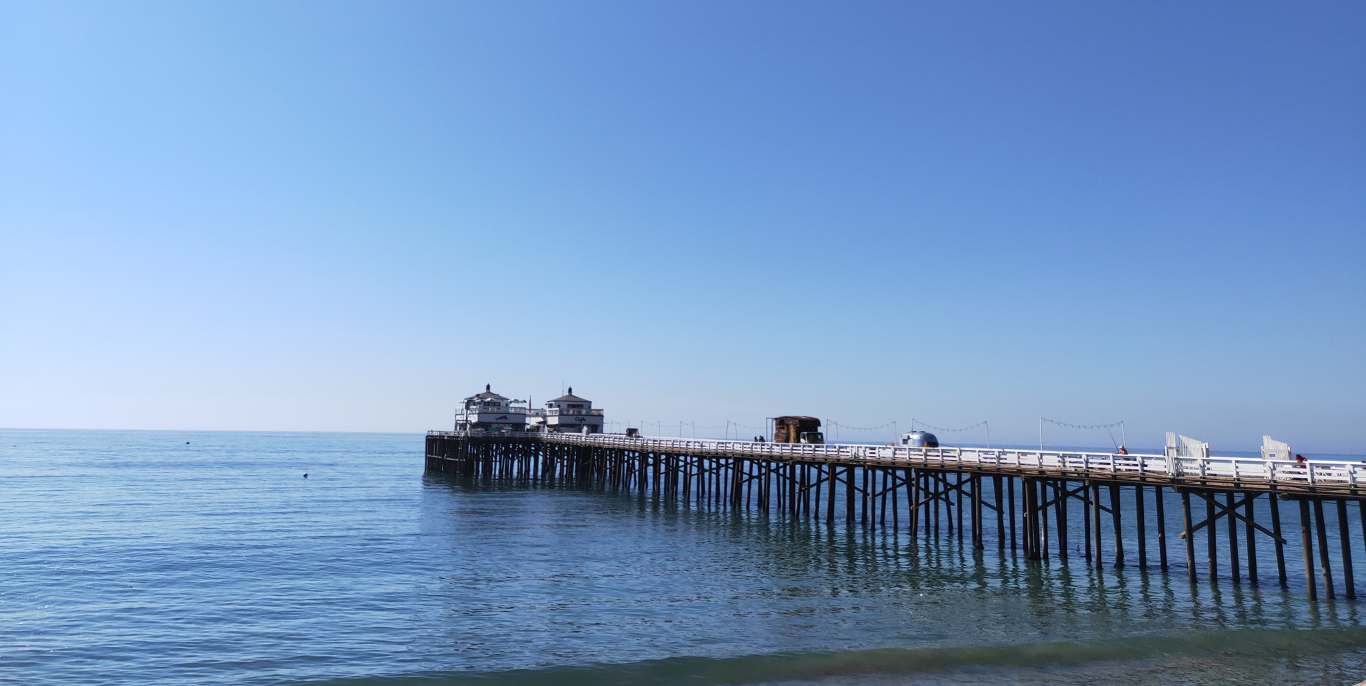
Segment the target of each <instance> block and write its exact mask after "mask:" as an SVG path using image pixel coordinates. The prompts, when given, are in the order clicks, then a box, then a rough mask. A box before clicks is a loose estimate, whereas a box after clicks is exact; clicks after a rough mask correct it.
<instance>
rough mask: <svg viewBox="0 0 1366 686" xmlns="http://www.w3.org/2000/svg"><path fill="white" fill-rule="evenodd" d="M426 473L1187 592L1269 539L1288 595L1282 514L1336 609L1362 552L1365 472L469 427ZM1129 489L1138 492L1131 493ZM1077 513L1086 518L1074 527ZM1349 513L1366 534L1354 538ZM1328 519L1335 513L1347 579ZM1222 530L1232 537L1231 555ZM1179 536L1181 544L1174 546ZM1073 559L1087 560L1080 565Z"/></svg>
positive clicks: (431, 454) (1350, 593)
mask: <svg viewBox="0 0 1366 686" xmlns="http://www.w3.org/2000/svg"><path fill="white" fill-rule="evenodd" d="M426 469H427V470H428V471H431V472H438V473H449V474H456V475H460V476H465V477H473V478H483V479H498V480H510V481H520V482H543V483H552V482H569V483H576V484H582V485H589V486H595V487H599V488H603V489H608V490H613V491H634V492H639V493H641V494H652V495H654V496H657V497H661V498H665V499H672V500H677V501H680V502H685V503H695V504H697V505H699V506H701V505H709V506H714V507H718V508H731V509H736V510H741V509H751V508H754V509H757V510H758V511H760V512H764V513H770V514H773V515H778V516H789V517H808V518H813V519H816V520H823V521H824V522H827V523H829V524H832V525H833V524H835V523H836V522H843V523H844V524H846V525H850V526H855V525H856V526H862V527H866V528H868V529H878V528H893V529H899V528H900V527H903V526H904V527H908V530H909V531H910V532H911V533H912V534H914V535H916V536H923V537H925V538H927V539H937V538H940V537H941V536H943V537H956V538H957V540H958V541H960V542H962V541H964V540H965V537H966V540H967V542H968V543H967V544H970V545H971V546H972V547H973V548H977V549H981V548H984V547H986V546H988V545H994V546H996V547H997V548H998V549H999V550H1001V551H1002V552H1004V551H1006V550H1007V549H1009V550H1010V551H1012V552H1017V551H1018V553H1019V554H1022V555H1023V556H1024V558H1025V559H1027V560H1031V561H1037V562H1040V563H1042V562H1045V561H1053V560H1057V561H1059V562H1061V563H1064V564H1072V563H1084V564H1086V565H1093V566H1095V567H1096V568H1097V569H1104V568H1106V567H1122V566H1124V564H1125V563H1126V559H1128V558H1126V552H1125V551H1126V550H1129V551H1133V552H1134V553H1135V554H1136V555H1135V557H1136V560H1137V564H1138V566H1139V567H1140V568H1144V569H1146V568H1149V567H1150V566H1154V567H1156V568H1158V569H1160V570H1161V571H1163V572H1166V571H1167V570H1168V567H1169V563H1168V558H1169V554H1176V555H1181V554H1184V555H1185V558H1184V559H1185V567H1186V570H1187V573H1188V574H1189V577H1190V580H1191V581H1192V582H1194V581H1196V580H1197V564H1196V561H1197V559H1198V557H1197V556H1198V555H1199V554H1200V552H1203V556H1204V562H1205V568H1206V570H1207V574H1208V576H1209V578H1210V579H1217V578H1218V576H1219V568H1220V564H1221V562H1223V563H1226V564H1227V565H1228V568H1227V569H1228V575H1229V576H1230V577H1231V578H1232V580H1233V583H1235V584H1241V583H1243V582H1247V583H1251V584H1257V583H1260V582H1262V581H1263V580H1262V579H1260V578H1259V577H1258V574H1259V571H1258V570H1259V568H1260V567H1259V564H1258V551H1259V546H1265V545H1268V544H1269V546H1270V552H1271V553H1272V554H1273V555H1274V556H1275V560H1276V572H1277V583H1278V584H1280V586H1282V587H1288V574H1287V571H1286V565H1287V557H1286V556H1287V550H1286V548H1287V546H1288V543H1287V541H1286V539H1285V537H1284V534H1285V530H1284V529H1283V522H1282V512H1281V509H1282V506H1283V505H1284V506H1285V507H1286V508H1287V509H1289V512H1288V513H1286V514H1287V516H1288V517H1289V518H1290V519H1291V522H1290V523H1291V525H1292V526H1296V527H1298V538H1299V539H1300V543H1301V545H1300V548H1301V550H1300V552H1301V554H1302V559H1303V564H1304V567H1303V568H1304V573H1305V579H1306V593H1307V595H1308V597H1309V599H1310V600H1318V599H1319V596H1320V593H1319V589H1320V584H1321V586H1322V590H1323V594H1322V595H1323V596H1324V597H1325V598H1327V599H1335V598H1337V597H1338V592H1339V590H1340V591H1341V596H1342V597H1343V598H1345V599H1355V598H1356V589H1355V580H1354V578H1353V569H1352V548H1353V547H1354V546H1356V545H1362V546H1364V547H1366V504H1363V502H1362V500H1363V495H1362V487H1363V485H1364V484H1366V463H1363V462H1330V461H1319V460H1313V461H1309V462H1294V461H1290V460H1272V459H1256V458H1235V457H1213V456H1194V457H1191V456H1180V455H1177V454H1173V453H1172V451H1170V450H1169V451H1168V454H1165V455H1138V454H1132V455H1130V454H1112V453H1091V452H1066V451H1047V450H1020V449H989V448H966V447H939V448H919V447H904V446H890V445H888V446H881V445H847V444H836V445H813V444H788V443H762V442H749V441H722V440H696V439H693V440H688V439H670V438H650V437H639V438H637V437H627V436H623V435H619V434H601V433H598V434H593V433H579V434H575V433H555V432H491V431H478V430H474V431H432V432H429V433H428V434H427V440H426ZM1126 489H1127V491H1128V495H1129V496H1130V497H1128V498H1124V497H1121V496H1122V495H1124V493H1125V490H1126ZM1168 493H1170V494H1172V498H1173V499H1175V498H1179V501H1180V506H1179V509H1180V512H1177V513H1169V512H1167V511H1166V507H1167V505H1168V504H1169V503H1170V502H1171V500H1169V498H1168V497H1167V495H1166V494H1168ZM1349 501H1356V505H1355V507H1354V508H1349V507H1348V504H1349ZM1263 502H1264V503H1265V504H1266V507H1264V508H1262V512H1260V513H1259V511H1258V508H1257V507H1256V506H1257V504H1258V503H1263ZM1126 503H1127V505H1128V508H1127V509H1126V507H1125V505H1126ZM1149 505H1151V506H1152V507H1153V508H1155V509H1154V510H1153V515H1154V516H1153V517H1151V518H1150V517H1149V516H1148V510H1147V509H1146V508H1148V506H1149ZM1069 506H1071V507H1075V508H1080V510H1079V512H1078V514H1079V515H1080V516H1079V517H1069V515H1068V508H1069ZM1349 509H1356V510H1357V516H1356V518H1357V519H1358V521H1359V523H1360V526H1361V531H1360V535H1359V536H1356V537H1355V542H1354V536H1353V532H1352V525H1351V519H1352V517H1350V516H1349ZM1325 510H1328V511H1330V512H1332V513H1333V514H1334V517H1333V518H1332V522H1333V526H1332V528H1335V529H1336V531H1333V532H1332V533H1331V535H1333V536H1334V537H1335V542H1336V543H1337V544H1338V554H1339V556H1340V560H1338V564H1337V565H1336V567H1337V571H1340V572H1341V573H1340V575H1338V576H1337V577H1336V578H1335V576H1334V571H1335V570H1334V564H1333V562H1334V560H1332V559H1331V558H1332V557H1333V555H1332V554H1331V553H1330V546H1329V536H1330V531H1329V529H1330V527H1329V524H1328V521H1327V519H1326V518H1325ZM1076 519H1080V520H1081V522H1080V524H1081V526H1080V527H1077V522H1076ZM1169 519H1170V520H1171V525H1172V526H1171V527H1170V528H1169V524H1168V521H1169ZM1077 528H1080V529H1081V530H1080V531H1077V530H1076V529H1077ZM1107 528H1108V533H1109V535H1108V536H1107V535H1106V529H1107ZM1153 529H1155V530H1153ZM1220 529H1224V533H1223V535H1224V536H1226V537H1227V549H1226V551H1225V555H1224V559H1223V560H1222V561H1221V560H1220V549H1219V546H1218V538H1219V536H1220V535H1221V534H1220V531H1219V530H1220ZM1169 531H1171V532H1173V533H1176V534H1177V538H1176V540H1175V543H1174V546H1175V550H1169V545H1168V544H1169V542H1170V539H1169V537H1168V532H1169ZM1078 534H1079V535H1080V538H1077V536H1078ZM1107 538H1108V539H1109V542H1108V544H1107V541H1106V539H1107ZM1197 538H1201V539H1203V540H1202V541H1201V543H1202V545H1197V542H1196V539H1197ZM1078 549H1079V550H1080V551H1081V553H1080V557H1081V559H1079V560H1076V559H1072V557H1071V556H1072V555H1073V554H1074V553H1073V551H1074V550H1078ZM1261 549H1262V550H1266V548H1265V547H1262V548H1261ZM1316 549H1317V550H1316ZM1198 551H1200V552H1198ZM1293 552H1294V551H1293V550H1292V551H1290V553H1289V554H1293ZM1363 552H1366V550H1364V551H1363ZM1267 581H1269V580H1267Z"/></svg>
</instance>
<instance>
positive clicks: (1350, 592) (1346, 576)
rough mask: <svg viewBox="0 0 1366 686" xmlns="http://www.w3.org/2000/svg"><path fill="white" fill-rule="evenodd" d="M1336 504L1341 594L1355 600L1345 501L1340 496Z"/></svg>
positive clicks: (1349, 532) (1350, 542)
mask: <svg viewBox="0 0 1366 686" xmlns="http://www.w3.org/2000/svg"><path fill="white" fill-rule="evenodd" d="M1337 505H1338V536H1339V537H1340V538H1341V545H1342V583H1343V595H1345V596H1347V599H1348V600H1356V597H1357V591H1356V588H1355V585H1354V580H1353V578H1352V541H1351V533H1352V532H1351V531H1350V528H1349V526H1348V524H1347V501H1346V500H1343V499H1342V498H1338V499H1337Z"/></svg>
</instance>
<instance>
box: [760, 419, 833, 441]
mask: <svg viewBox="0 0 1366 686" xmlns="http://www.w3.org/2000/svg"><path fill="white" fill-rule="evenodd" d="M820 428H821V420H819V419H816V418H815V417H776V418H774V420H773V442H774V443H815V444H822V443H825V436H823V435H822V434H821V431H820Z"/></svg>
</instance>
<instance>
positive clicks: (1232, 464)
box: [428, 431, 1366, 486]
mask: <svg viewBox="0 0 1366 686" xmlns="http://www.w3.org/2000/svg"><path fill="white" fill-rule="evenodd" d="M428 435H429V436H448V437H458V436H463V435H466V432H453V431H431V432H428ZM476 435H479V434H478V432H476ZM486 435H498V436H503V437H512V438H529V437H537V438H540V439H541V440H544V441H546V442H549V443H561V444H567V445H584V446H594V447H599V448H624V449H628V450H633V451H668V452H683V453H686V454H689V455H699V456H707V455H715V456H717V457H722V456H724V457H736V456H739V457H746V458H749V457H753V458H760V457H762V458H770V459H780V460H793V459H801V460H803V461H815V462H832V461H838V462H854V463H861V464H865V465H869V466H879V465H885V466H901V465H902V464H904V463H907V462H916V463H922V464H923V463H937V464H941V465H944V466H946V467H947V466H954V465H972V466H978V467H992V468H1005V469H1011V470H1015V471H1020V472H1028V471H1030V470H1037V471H1039V472H1041V473H1058V472H1065V473H1068V474H1070V475H1078V476H1082V475H1084V476H1102V475H1105V474H1123V475H1130V476H1153V477H1159V478H1160V477H1167V478H1170V479H1172V480H1174V481H1198V480H1200V479H1220V480H1224V479H1236V480H1238V481H1266V482H1275V483H1281V484H1297V485H1305V486H1328V485H1349V486H1356V485H1357V484H1360V483H1363V482H1366V462H1339V461H1327V460H1311V461H1308V462H1304V463H1298V462H1294V461H1290V460H1263V459H1260V458H1255V457H1216V456H1211V457H1167V456H1164V455H1117V454H1114V453H1087V452H1055V451H1048V450H1044V451H1039V450H1017V449H1001V448H910V447H904V446H890V445H849V444H827V445H813V444H805V443H754V442H751V441H721V440H705V439H686V438H659V437H641V438H627V437H626V436H623V435H620V434H575V433H529V432H502V433H498V434H486Z"/></svg>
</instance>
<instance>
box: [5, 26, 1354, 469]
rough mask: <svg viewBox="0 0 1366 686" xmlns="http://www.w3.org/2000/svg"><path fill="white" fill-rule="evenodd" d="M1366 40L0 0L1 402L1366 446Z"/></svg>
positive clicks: (412, 418) (89, 410) (123, 423)
mask: <svg viewBox="0 0 1366 686" xmlns="http://www.w3.org/2000/svg"><path fill="white" fill-rule="evenodd" d="M1364 38H1366V5H1363V4H1361V3H1313V4H1310V5H1303V4H1285V3H1197V4H1191V3H1176V2H1157V3H1130V4H1121V3H1083V2H1070V3H1050V2H1044V3H1028V4H1022V3H1005V2H987V3H972V2H966V3H939V4H922V3H902V2H891V3H857V4H854V5H842V4H835V3H807V2H694V3H631V2H606V3H604V2H582V3H534V2H532V3H528V2H479V3H423V2H410V3H377V2H370V3H356V2H326V3H322V2H291V3H263V2H232V3H223V2H215V3H211V2H205V3H170V2H167V3H117V4H109V3H64V2H9V1H5V2H0V87H3V92H4V93H5V96H4V97H3V98H0V159H3V160H4V162H3V164H0V321H3V323H4V324H3V337H0V426H4V427H66V428H146V429H241V430H342V431H421V430H425V429H429V428H446V427H448V426H449V425H450V423H451V415H452V412H453V409H454V407H455V404H456V402H457V401H458V400H459V399H460V398H463V397H464V396H467V395H470V394H472V393H474V392H476V391H478V390H482V389H483V387H484V384H486V383H488V384H492V386H493V388H494V390H496V391H499V392H502V393H504V394H505V395H511V396H515V397H517V398H526V397H528V396H530V398H531V400H532V401H533V402H537V403H538V404H539V401H542V400H545V399H548V398H550V397H552V396H554V395H558V394H559V393H560V391H561V390H562V388H563V387H564V386H566V385H572V386H574V388H575V392H576V393H578V394H579V395H583V396H586V397H588V398H590V399H592V400H594V401H595V402H596V403H597V404H598V405H600V406H603V407H604V408H605V409H606V411H607V413H608V417H609V419H612V420H617V421H626V420H630V421H631V423H632V424H633V425H639V424H640V423H641V422H642V421H648V422H662V423H663V424H664V425H665V426H666V427H668V426H674V425H676V424H677V423H678V422H680V421H686V422H690V423H695V424H696V425H697V426H699V427H709V426H722V425H723V422H727V421H730V422H739V423H741V424H743V425H758V424H761V423H762V421H763V418H764V417H768V416H774V415H778V414H811V415H815V416H819V417H822V418H826V419H827V420H834V421H838V422H839V423H840V424H842V425H844V426H854V427H873V426H879V425H884V424H887V423H889V422H893V421H896V422H897V426H898V428H900V429H902V430H905V429H906V428H908V425H909V423H910V420H911V419H912V418H915V419H917V420H919V421H921V422H925V423H929V424H933V425H938V426H944V427H955V426H964V425H968V424H973V423H976V422H978V421H980V420H983V419H987V420H990V421H991V426H992V434H993V435H992V438H993V440H994V441H996V442H998V443H1022V444H1030V443H1033V442H1034V441H1035V434H1036V431H1037V424H1038V418H1039V417H1040V416H1044V417H1049V418H1052V419H1056V420H1059V421H1063V422H1071V423H1076V424H1100V423H1108V422H1113V421H1118V420H1124V421H1125V422H1126V427H1127V430H1128V435H1129V442H1130V444H1131V445H1135V446H1144V447H1147V446H1155V445H1158V444H1160V443H1161V440H1162V432H1165V431H1168V430H1173V431H1179V432H1181V433H1183V434H1186V435H1189V436H1194V437H1197V438H1200V439H1202V440H1206V441H1209V442H1210V443H1211V448H1212V449H1214V450H1215V451H1218V450H1221V449H1222V450H1237V451H1243V450H1256V448H1257V445H1258V444H1259V443H1260V440H1261V435H1262V434H1263V433H1269V434H1272V435H1273V436H1275V437H1276V438H1278V439H1281V440H1286V441H1288V442H1290V443H1291V445H1292V446H1294V447H1295V448H1296V449H1302V450H1306V451H1319V452H1332V453H1360V452H1363V448H1362V446H1363V445H1366V421H1363V420H1366V362H1363V351H1366V305H1364V304H1363V296H1366V269H1363V263H1364V262H1366V39H1364ZM688 433H691V429H689V430H688ZM720 433H721V432H720V430H710V429H707V430H701V431H699V435H701V434H710V435H720ZM750 433H752V432H747V433H743V435H745V436H748V435H750ZM890 436H891V430H890V429H885V430H878V431H873V432H868V438H869V439H870V440H887V439H888V438H890ZM841 437H842V438H844V439H846V440H848V439H850V438H856V437H859V435H858V434H857V433H856V432H853V431H852V430H846V431H845V432H843V433H842V435H841ZM1046 437H1047V438H1048V439H1049V440H1048V442H1049V443H1052V444H1056V445H1107V444H1108V443H1109V439H1108V438H1107V437H1106V436H1105V434H1103V433H1100V434H1097V433H1095V432H1092V433H1091V434H1086V433H1085V432H1078V433H1076V434H1071V435H1069V434H1067V432H1066V431H1064V430H1062V429H1058V430H1057V431H1056V432H1055V431H1053V430H1049V431H1048V432H1046ZM951 438H956V437H951ZM963 440H964V441H971V442H980V438H974V439H969V438H967V437H966V436H964V437H963Z"/></svg>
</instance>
